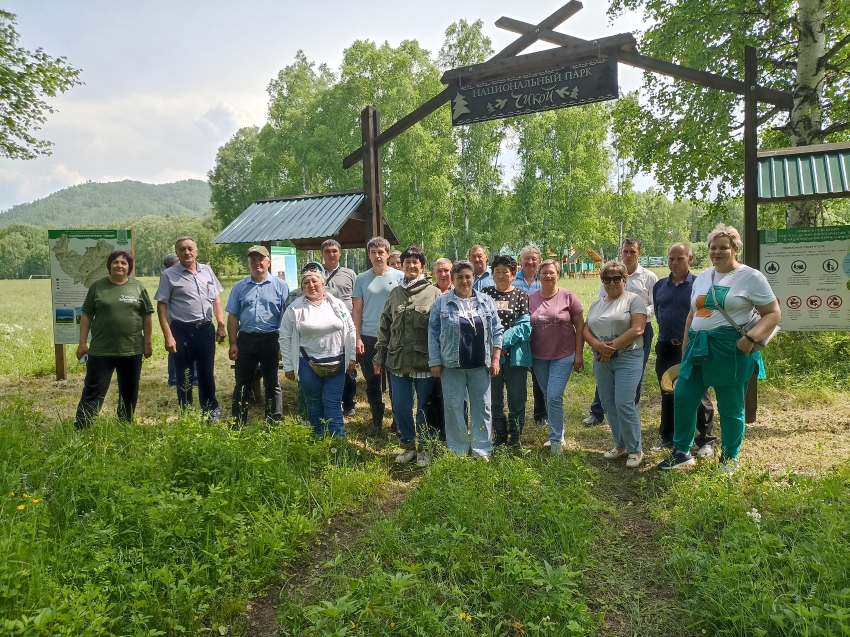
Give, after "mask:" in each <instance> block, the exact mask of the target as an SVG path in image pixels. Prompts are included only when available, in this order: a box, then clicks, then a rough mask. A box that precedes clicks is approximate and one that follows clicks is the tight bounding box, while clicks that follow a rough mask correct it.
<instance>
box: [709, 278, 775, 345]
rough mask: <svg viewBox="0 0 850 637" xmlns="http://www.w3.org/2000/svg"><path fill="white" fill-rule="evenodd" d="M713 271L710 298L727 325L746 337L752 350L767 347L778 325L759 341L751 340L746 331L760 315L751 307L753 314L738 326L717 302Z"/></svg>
mask: <svg viewBox="0 0 850 637" xmlns="http://www.w3.org/2000/svg"><path fill="white" fill-rule="evenodd" d="M715 273H716V271H714V270H712V272H711V300H712V302H713V303H714V307H715V308H716V309H717V310H718V311H719V312H720V313H721V314H722V315H723V316H724V317H726V320H727V321H729V325H731V326H732V327H734V328H735V329H736V330H737V331H738V334H740V335H741V336H743V337H744V338H746V339H748V340H749V341H751V342H752V344H753V350H752V351H754V352H760V351H761V350H763V349H764V348H765V347H767V344H768V343H770V341H771V340H772V339H773V337H774V336H776V334H777V333H778V332H779V326H778V325H777V326H776V327H774V328H773V331H772V332H771V333H770V334H768V335H767V336H765V337H764V338H763V339H762V340H760V341H755V340H753V339H752V338H751V337H750V336H749V334H748V332H749V331H750V330H751V329H753V328H754V327H755V326H756V323H758V322H759V321H760V320H761V315H760V314H759V313H758V312H757V311H756V309H755V308H753V316H752V318H751V319H750V320H749V321H747V324H746V325H744V327H740V326H739V325H738V324H737V323H736V322H735V321H733V320H732V317H731V316H729V315H728V314H727V313H726V310H724V309H723V308H722V307H720V303H718V302H717V294H716V293H715V292H714V275H715Z"/></svg>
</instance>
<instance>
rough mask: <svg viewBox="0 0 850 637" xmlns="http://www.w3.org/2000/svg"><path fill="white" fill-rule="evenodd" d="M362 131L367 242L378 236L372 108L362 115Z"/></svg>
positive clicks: (373, 117) (368, 108) (364, 111)
mask: <svg viewBox="0 0 850 637" xmlns="http://www.w3.org/2000/svg"><path fill="white" fill-rule="evenodd" d="M360 130H361V132H362V139H363V146H362V149H361V150H362V157H363V196H364V197H365V200H364V201H363V204H364V210H365V213H366V224H365V228H366V230H365V235H366V236H365V240H366V241H367V242H368V241H369V239H371V238H372V237H374V236H376V232H375V230H376V229H377V225H378V224H377V216H378V210H377V196H378V193H377V189H376V187H375V116H374V111H373V109H372V107H371V106H367V107H366V108H364V109H363V112H361V113H360Z"/></svg>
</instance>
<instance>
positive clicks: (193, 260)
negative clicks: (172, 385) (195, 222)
mask: <svg viewBox="0 0 850 637" xmlns="http://www.w3.org/2000/svg"><path fill="white" fill-rule="evenodd" d="M174 251H175V252H176V253H177V258H178V259H179V260H180V263H179V264H178V265H174V266H172V267H170V268H167V269H165V270H163V271H162V274H161V275H160V277H159V288H157V291H156V294H155V295H154V299H156V301H157V306H156V313H157V316H158V317H159V326H160V327H161V328H162V336H163V337H164V339H165V349H166V351H168V352H169V353H171V354H174V355H175V356H174V358H175V360H174V362H175V363H176V365H177V380H178V383H177V402H178V403H179V404H180V408H181V409H182V408H185V407H186V406H187V405H191V404H192V385H191V383H190V382H189V370H190V369H191V368H192V366H195V369H196V370H197V375H198V400H199V402H200V403H201V409H202V410H203V412H204V413H205V414H207V415H208V416H209V417H210V418H211V419H212V420H216V419H217V418H218V416H219V414H220V413H221V410H220V409H219V407H218V400H217V399H216V397H215V374H214V369H215V343H216V341H218V342H219V343H223V342H224V338H225V336H227V333H226V332H225V328H224V312H223V311H222V307H221V299H220V298H219V296H218V295H219V294H221V289H222V288H221V283H219V282H218V279H217V278H216V276H215V273H214V272H213V271H212V268H211V267H210V266H208V265H206V264H203V263H198V245H197V244H196V243H195V240H194V239H193V238H192V237H180V238H179V239H177V241H175V242H174ZM213 317H215V320H216V322H217V323H218V329H214V328H213V324H212V319H213Z"/></svg>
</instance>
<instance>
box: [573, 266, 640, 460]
mask: <svg viewBox="0 0 850 637" xmlns="http://www.w3.org/2000/svg"><path fill="white" fill-rule="evenodd" d="M628 274H629V273H628V271H627V270H626V266H625V265H623V264H622V263H617V262H616V261H609V262H608V263H606V264H605V265H603V266H602V269H601V270H600V271H599V277H600V278H601V279H602V285H603V286H604V289H605V296H603V297H602V298H599V299H596V300H595V301H594V302H593V303H592V304H591V305H590V309H589V310H588V311H587V322H586V323H585V324H584V340H585V342H587V344H588V345H590V346H591V347H592V348H593V349H594V350H595V351H596V356H595V357H594V361H593V374H594V376H596V387H597V389H598V390H599V399H600V400H601V401H602V406H603V407H604V408H605V413H606V414H607V415H608V424H609V425H610V426H611V435H612V437H613V438H614V447H613V448H612V449H611V450H610V451H606V452H605V454H603V456H602V457H603V458H605V459H606V460H614V459H615V458H619V457H620V456H628V458H627V459H626V466H627V467H629V468H630V469H633V468H635V467H637V466H639V465H640V463H641V462H643V441H642V439H641V432H640V414H639V413H638V408H637V405H636V404H635V392H636V390H637V385H638V383H639V382H640V379H641V376H642V375H643V338H642V336H643V332H644V329H646V312H647V310H646V303H644V301H643V299H641V298H640V297H639V296H638V295H637V294H635V293H634V292H627V291H626V278H627V277H628Z"/></svg>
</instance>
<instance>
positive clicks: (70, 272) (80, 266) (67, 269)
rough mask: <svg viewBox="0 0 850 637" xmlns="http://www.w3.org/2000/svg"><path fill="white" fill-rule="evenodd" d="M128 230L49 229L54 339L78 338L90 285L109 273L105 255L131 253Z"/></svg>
mask: <svg viewBox="0 0 850 637" xmlns="http://www.w3.org/2000/svg"><path fill="white" fill-rule="evenodd" d="M131 232H132V231H131V230H48V231H47V241H48V245H49V249H50V291H51V292H52V295H53V342H54V344H56V345H63V344H69V343H71V344H74V345H76V344H77V342H78V341H79V339H80V318H81V316H82V313H83V301H85V300H86V295H87V294H88V291H89V287H90V286H91V284H92V283H94V282H95V281H97V280H98V279H102V278H103V277H106V276H109V272H108V271H107V269H106V258H107V257H108V256H109V255H110V254H112V252H114V251H115V250H126V251H127V252H129V253H130V254H132V253H133V244H132V235H131Z"/></svg>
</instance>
